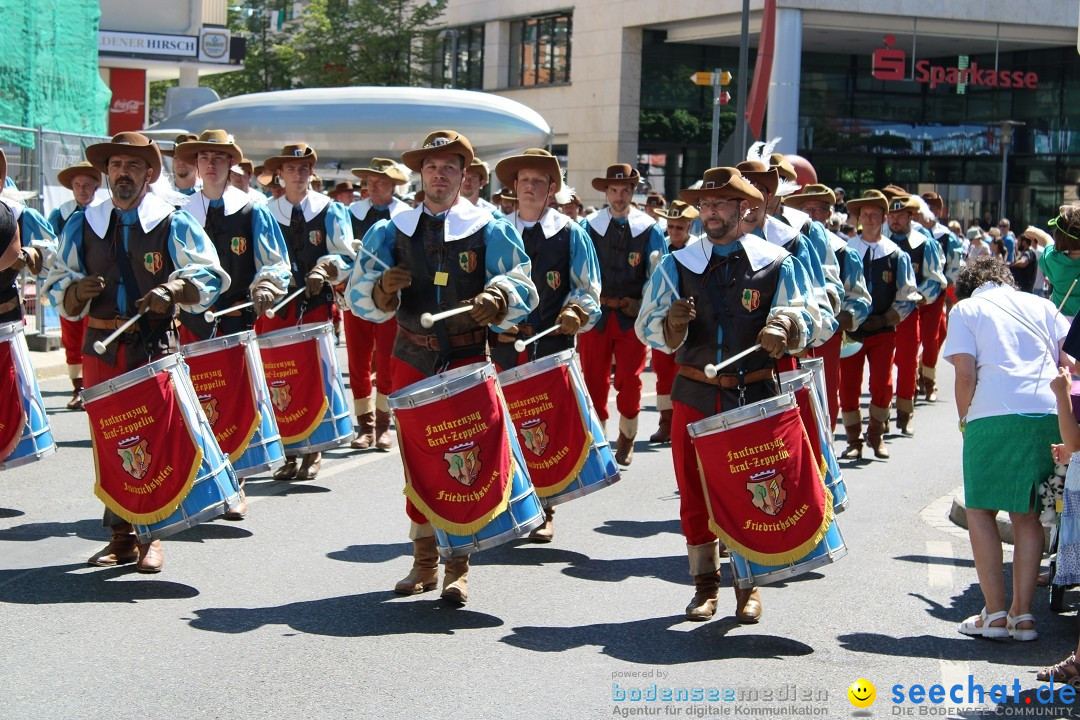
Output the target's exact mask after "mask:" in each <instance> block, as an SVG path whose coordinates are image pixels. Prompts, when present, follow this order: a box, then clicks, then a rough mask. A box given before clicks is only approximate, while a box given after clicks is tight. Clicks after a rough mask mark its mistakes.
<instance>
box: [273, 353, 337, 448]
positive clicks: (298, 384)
mask: <svg viewBox="0 0 1080 720" xmlns="http://www.w3.org/2000/svg"><path fill="white" fill-rule="evenodd" d="M260 352H261V353H262V361H263V372H264V373H265V374H266V384H267V386H268V387H269V388H270V400H271V401H272V402H273V403H274V415H275V416H276V417H277V421H278V428H279V429H280V430H281V442H283V443H285V444H286V445H288V444H290V443H296V442H300V441H301V440H306V439H307V437H308V436H309V435H311V433H313V432H315V428H317V427H319V423H321V422H322V420H323V415H325V414H326V408H328V407H329V406H330V401H329V400H328V399H327V397H326V385H325V383H323V376H322V372H323V371H322V359H321V357H320V356H319V344H318V341H317V340H303V341H300V342H296V343H293V344H291V345H280V346H278V347H264V348H261V350H260Z"/></svg>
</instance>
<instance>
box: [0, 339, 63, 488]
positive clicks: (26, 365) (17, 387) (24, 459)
mask: <svg viewBox="0 0 1080 720" xmlns="http://www.w3.org/2000/svg"><path fill="white" fill-rule="evenodd" d="M0 353H3V354H4V355H6V357H5V358H3V364H5V365H6V364H7V363H9V362H10V367H11V368H12V369H13V370H14V378H13V380H14V382H13V384H12V387H10V388H8V391H11V392H12V393H13V395H12V396H10V397H4V398H2V399H0V402H3V403H11V405H10V406H8V407H7V408H4V410H2V411H0V416H3V415H10V416H11V417H10V419H9V420H7V421H5V422H4V425H8V424H9V423H10V424H11V430H12V431H15V430H16V428H17V427H18V426H19V425H21V426H22V430H21V431H20V432H19V435H18V439H17V440H16V439H15V437H14V436H12V437H11V439H10V441H9V442H7V443H2V442H0V445H3V444H6V445H7V446H8V447H11V444H12V443H14V447H13V448H12V449H11V452H10V453H7V455H6V456H4V455H3V450H4V448H3V447H0V470H10V469H12V468H17V467H19V466H21V465H26V464H27V463H32V462H34V461H35V460H40V459H41V458H43V457H45V456H47V455H52V454H53V453H54V452H56V443H55V442H54V441H53V436H52V429H51V428H50V427H49V418H48V416H47V415H46V414H45V403H44V402H42V400H41V389H40V388H39V387H38V382H37V376H36V375H35V374H34V366H33V365H32V364H31V363H30V350H29V349H28V348H27V347H26V336H25V335H24V334H23V327H22V322H21V321H20V322H12V323H4V324H3V325H0ZM9 379H11V378H10V377H9ZM6 394H7V392H5V395H6ZM16 398H18V400H19V401H20V404H21V412H20V410H19V408H18V407H15V405H14V403H15V402H16ZM5 411H10V412H5ZM20 415H21V417H20ZM0 435H3V432H2V431H0ZM4 439H6V438H4Z"/></svg>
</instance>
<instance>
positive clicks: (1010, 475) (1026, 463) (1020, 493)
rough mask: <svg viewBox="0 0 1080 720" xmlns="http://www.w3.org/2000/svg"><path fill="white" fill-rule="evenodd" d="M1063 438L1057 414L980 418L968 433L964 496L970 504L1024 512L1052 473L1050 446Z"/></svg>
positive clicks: (1030, 505) (965, 435)
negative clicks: (1059, 430)
mask: <svg viewBox="0 0 1080 720" xmlns="http://www.w3.org/2000/svg"><path fill="white" fill-rule="evenodd" d="M1059 442H1061V436H1060V434H1059V433H1058V421H1057V415H1054V414H1050V415H1046V416H1044V417H1025V416H1023V415H1000V416H997V417H988V418H980V419H978V420H972V421H971V422H969V423H968V424H967V428H966V429H965V431H964V499H965V503H966V506H967V507H969V508H979V509H982V510H1002V511H1005V512H1014V513H1026V512H1030V511H1031V510H1033V509H1037V507H1038V505H1037V500H1038V496H1039V485H1040V484H1041V483H1042V481H1043V480H1045V479H1046V478H1047V477H1049V476H1050V475H1052V474H1053V472H1054V459H1053V458H1052V457H1051V455H1050V445H1051V444H1052V443H1059Z"/></svg>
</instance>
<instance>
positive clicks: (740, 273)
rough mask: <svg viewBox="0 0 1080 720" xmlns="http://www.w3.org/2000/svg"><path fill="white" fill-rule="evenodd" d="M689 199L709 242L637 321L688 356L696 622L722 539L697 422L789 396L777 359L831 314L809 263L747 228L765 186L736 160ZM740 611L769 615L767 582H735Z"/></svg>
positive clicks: (651, 297) (678, 259)
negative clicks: (816, 290) (712, 523)
mask: <svg viewBox="0 0 1080 720" xmlns="http://www.w3.org/2000/svg"><path fill="white" fill-rule="evenodd" d="M679 197H680V198H681V199H682V200H683V201H684V202H688V203H694V204H696V205H697V206H698V209H699V211H700V213H701V220H702V228H703V230H704V232H705V234H704V235H703V236H702V238H701V240H700V242H696V243H693V244H690V245H688V246H687V247H685V248H683V249H681V250H676V251H675V252H674V253H671V254H670V255H667V256H665V257H664V258H663V259H662V260H661V261H660V266H659V267H658V268H657V271H656V272H655V273H653V275H652V277H651V278H650V279H649V282H648V283H647V284H646V286H645V293H644V299H643V302H642V307H641V313H640V314H639V315H638V319H637V323H636V324H635V329H636V331H637V334H638V337H640V338H641V339H642V340H643V341H644V342H646V343H648V344H649V345H650V346H651V347H654V348H658V349H661V350H663V351H665V352H674V353H675V360H676V362H677V363H678V364H679V370H678V375H676V377H675V381H674V383H673V386H672V389H671V400H672V406H673V408H672V439H671V447H672V456H673V459H674V464H675V476H676V479H677V481H678V485H679V495H680V515H681V520H682V531H683V535H684V536H685V537H686V543H687V551H688V554H689V559H690V574H691V575H692V576H693V577H694V584H695V586H696V588H697V590H696V592H695V594H694V598H693V600H691V601H690V604H689V605H687V607H686V617H687V619H689V620H708V619H709V618H711V617H712V616H713V615H714V614H715V612H716V602H717V595H718V592H719V584H720V557H719V544H718V541H717V538H716V536H715V535H714V534H713V533H712V531H711V530H710V529H709V514H708V512H707V508H706V504H705V499H704V493H703V489H702V480H701V477H700V474H699V469H698V462H697V457H696V455H695V453H694V448H693V445H692V444H691V441H690V435H689V432H688V431H687V425H688V424H690V423H692V422H695V421H697V420H701V419H703V418H706V417H709V416H711V415H714V414H716V413H719V412H722V411H726V410H731V409H733V408H736V407H738V406H740V405H742V404H745V403H750V402H757V401H759V400H764V399H767V398H770V397H774V396H776V395H778V394H779V386H778V384H777V380H776V361H777V359H778V358H781V357H783V356H784V355H785V354H788V353H794V352H798V351H801V350H802V349H803V348H805V347H806V345H807V344H808V343H809V341H810V339H811V338H812V337H814V334H815V332H817V329H818V326H819V324H820V322H821V316H820V314H819V313H818V308H817V305H816V303H815V302H814V301H813V300H812V298H811V297H810V292H811V291H810V280H809V278H808V277H807V275H806V271H805V270H804V269H803V268H802V267H801V266H800V265H799V264H798V263H797V262H796V261H795V259H794V257H792V256H791V254H790V253H788V252H787V251H786V250H784V249H783V248H781V247H778V246H777V245H774V244H772V243H769V242H766V241H764V240H762V239H760V238H758V237H756V236H754V235H748V234H747V235H744V234H742V232H741V229H740V219H741V218H742V217H743V216H744V215H745V214H746V213H747V212H748V211H749V210H750V208H751V207H759V206H761V205H762V204H763V202H764V199H763V197H762V195H761V193H760V192H759V191H758V190H757V189H756V188H755V187H754V186H753V185H752V184H750V182H748V181H747V180H746V179H745V178H744V177H743V176H742V175H740V174H739V171H738V170H736V169H735V168H725V167H718V168H712V169H710V170H708V171H706V172H705V176H704V178H703V180H702V184H701V188H700V189H699V190H683V191H682V192H681V193H679ZM754 343H760V345H761V351H759V352H755V353H753V354H751V355H750V356H749V357H747V358H745V359H743V360H741V361H740V362H739V363H738V364H736V365H734V366H733V367H728V368H724V369H723V371H722V372H721V374H719V375H718V376H716V377H715V378H710V377H708V376H707V375H706V374H705V372H704V368H705V366H706V364H710V363H718V362H720V361H722V360H724V359H725V358H728V357H731V356H733V355H735V354H736V353H739V352H741V351H743V350H746V349H748V348H749V347H751V346H753V344H754ZM735 602H736V610H735V617H736V619H737V620H738V621H739V622H741V623H754V622H757V621H758V619H759V618H760V617H761V598H760V596H759V594H758V591H757V588H747V589H740V588H738V587H736V589H735Z"/></svg>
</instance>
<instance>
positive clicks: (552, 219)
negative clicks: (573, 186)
mask: <svg viewBox="0 0 1080 720" xmlns="http://www.w3.org/2000/svg"><path fill="white" fill-rule="evenodd" d="M506 221H507V222H508V223H510V224H511V225H513V226H514V229H515V230H517V231H518V234H519V235H520V234H522V230H523V228H525V227H526V225H525V221H524V220H522V219H521V218H519V217H518V214H517V213H516V212H513V213H510V214H509V215H507V216H506ZM537 222H539V223H540V229H541V230H543V231H544V237H545V238H546V239H548V240H550V239H551V238H553V237H555V236H556V235H558V234H559V232H560V231H562V229H563V228H564V227H566V226H567V225H569V224H570V222H571V220H570V218H569V217H568V216H567V215H563V214H562V213H561V212H559V211H558V210H555V209H554V208H547V209H546V210H544V214H543V215H541V216H540V220H538V221H537Z"/></svg>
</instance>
